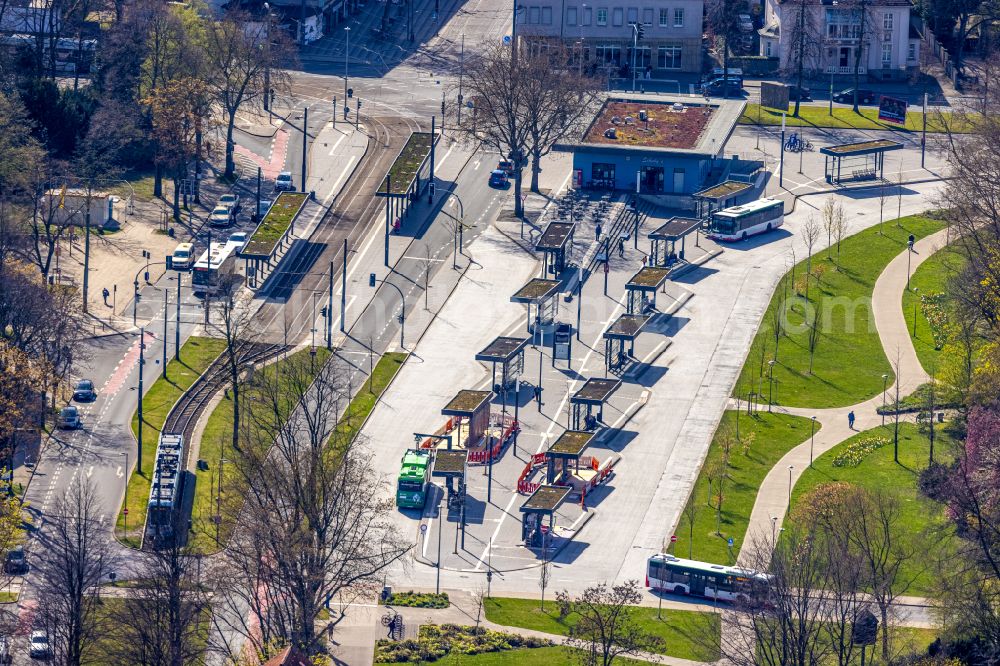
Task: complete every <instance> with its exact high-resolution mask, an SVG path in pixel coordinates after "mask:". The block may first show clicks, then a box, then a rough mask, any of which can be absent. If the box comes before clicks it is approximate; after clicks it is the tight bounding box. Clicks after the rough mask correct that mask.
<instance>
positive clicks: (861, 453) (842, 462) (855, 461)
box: [833, 437, 889, 467]
mask: <svg viewBox="0 0 1000 666" xmlns="http://www.w3.org/2000/svg"><path fill="white" fill-rule="evenodd" d="M888 443H889V440H888V439H886V438H885V437H866V438H864V439H860V440H858V441H856V442H854V443H852V444H849V445H848V447H847V448H846V449H844V450H843V451H842V452H840V453H839V454H837V457H836V458H834V459H833V466H834V467H857V466H858V465H860V464H861V463H862V462H863V461H864V459H865V458H867V457H868V455H869V454H871V453H873V452H875V451H877V450H878V449H881V448H882V447H883V446H885V445H886V444H888Z"/></svg>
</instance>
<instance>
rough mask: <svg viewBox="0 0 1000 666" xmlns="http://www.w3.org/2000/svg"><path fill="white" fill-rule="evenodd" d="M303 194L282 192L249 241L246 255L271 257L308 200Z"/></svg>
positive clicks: (245, 251)
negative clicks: (275, 247)
mask: <svg viewBox="0 0 1000 666" xmlns="http://www.w3.org/2000/svg"><path fill="white" fill-rule="evenodd" d="M306 196H307V195H306V194H304V193H302V192H282V193H281V194H279V195H278V198H277V199H275V200H274V203H273V204H272V205H271V207H270V208H269V209H268V211H267V214H266V215H264V219H263V220H261V223H260V226H258V227H257V229H256V231H254V232H253V234H251V236H250V239H249V240H248V241H247V246H246V249H245V250H244V251H243V252H244V254H255V255H270V254H271V253H272V252H273V251H274V246H275V245H276V244H277V242H278V240H280V239H281V237H282V236H283V235H284V233H285V232H286V231H287V230H288V227H289V225H291V223H292V221H293V220H294V219H295V216H296V215H298V213H299V209H301V208H302V204H303V203H304V202H305V200H306Z"/></svg>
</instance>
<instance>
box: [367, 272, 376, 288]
mask: <svg viewBox="0 0 1000 666" xmlns="http://www.w3.org/2000/svg"><path fill="white" fill-rule="evenodd" d="M368 286H369V287H374V286H375V274H374V273H369V274H368Z"/></svg>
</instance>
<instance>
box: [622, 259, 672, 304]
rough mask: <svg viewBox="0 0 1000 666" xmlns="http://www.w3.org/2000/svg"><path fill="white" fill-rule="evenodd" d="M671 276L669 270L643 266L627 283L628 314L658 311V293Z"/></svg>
mask: <svg viewBox="0 0 1000 666" xmlns="http://www.w3.org/2000/svg"><path fill="white" fill-rule="evenodd" d="M669 276H670V269H669V268H662V267H660V266H643V267H642V268H640V269H639V272H637V273H636V274H635V275H633V276H632V277H630V278H629V280H628V282H626V283H625V310H626V312H627V313H628V314H630V315H634V314H642V313H644V312H646V310H647V309H650V308H652V309H654V310H655V309H656V292H657V291H659V289H660V287H662V286H663V285H664V283H665V282H666V281H667V278H668V277H669Z"/></svg>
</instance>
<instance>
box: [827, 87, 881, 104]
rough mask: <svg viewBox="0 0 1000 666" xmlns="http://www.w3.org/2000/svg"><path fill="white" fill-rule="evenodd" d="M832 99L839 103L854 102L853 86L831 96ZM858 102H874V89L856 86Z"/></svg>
mask: <svg viewBox="0 0 1000 666" xmlns="http://www.w3.org/2000/svg"><path fill="white" fill-rule="evenodd" d="M833 101H834V102H839V103H840V104H854V88H847V89H846V90H841V91H840V92H839V93H837V94H836V95H834V96H833ZM858 102H859V103H860V104H874V103H875V91H874V90H868V89H867V88H858Z"/></svg>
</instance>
